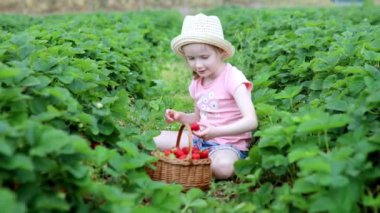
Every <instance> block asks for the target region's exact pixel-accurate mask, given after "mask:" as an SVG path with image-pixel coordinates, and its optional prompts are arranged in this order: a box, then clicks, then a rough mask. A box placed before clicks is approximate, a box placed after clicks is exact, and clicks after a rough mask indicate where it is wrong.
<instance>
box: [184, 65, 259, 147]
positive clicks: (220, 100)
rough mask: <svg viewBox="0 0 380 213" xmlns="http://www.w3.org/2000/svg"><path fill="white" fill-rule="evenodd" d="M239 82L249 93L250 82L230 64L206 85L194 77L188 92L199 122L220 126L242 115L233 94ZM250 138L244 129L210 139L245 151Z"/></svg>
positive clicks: (249, 134)
mask: <svg viewBox="0 0 380 213" xmlns="http://www.w3.org/2000/svg"><path fill="white" fill-rule="evenodd" d="M241 84H245V85H246V87H247V89H248V91H249V92H251V89H252V83H251V82H249V81H248V80H247V79H246V77H245V76H244V74H243V73H242V72H241V71H240V70H238V69H237V68H236V67H233V66H232V65H231V64H227V66H226V68H225V69H224V70H223V71H222V73H221V74H220V75H219V76H218V77H217V78H216V79H215V80H214V81H213V82H212V83H210V84H208V85H206V86H204V85H202V81H201V79H193V80H192V81H191V83H190V86H189V92H190V95H191V97H192V98H193V99H194V100H195V103H196V107H197V108H198V110H199V111H200V116H201V119H200V121H199V123H200V125H202V124H203V125H211V126H220V125H226V124H230V123H232V122H235V121H237V120H238V119H240V118H242V114H241V112H240V109H239V107H238V106H237V104H236V102H235V99H234V98H233V95H232V94H233V93H234V92H235V90H236V89H237V87H238V86H240V85H241ZM251 137H252V136H251V132H246V133H243V134H239V135H234V136H223V137H217V138H214V139H212V141H214V142H216V143H219V144H232V145H234V146H235V147H236V148H237V149H240V150H247V144H248V142H250V141H251Z"/></svg>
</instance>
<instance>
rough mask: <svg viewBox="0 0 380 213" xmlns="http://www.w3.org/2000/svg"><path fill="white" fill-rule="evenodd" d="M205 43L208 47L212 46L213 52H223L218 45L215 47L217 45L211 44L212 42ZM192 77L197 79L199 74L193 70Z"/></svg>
mask: <svg viewBox="0 0 380 213" xmlns="http://www.w3.org/2000/svg"><path fill="white" fill-rule="evenodd" d="M205 45H208V46H210V47H212V48H213V49H214V50H215V52H218V53H220V54H222V53H223V52H224V50H222V49H221V48H219V47H217V46H214V45H212V44H205ZM192 73H193V79H195V80H196V79H198V78H199V75H198V74H197V72H195V71H194V70H193V72H192Z"/></svg>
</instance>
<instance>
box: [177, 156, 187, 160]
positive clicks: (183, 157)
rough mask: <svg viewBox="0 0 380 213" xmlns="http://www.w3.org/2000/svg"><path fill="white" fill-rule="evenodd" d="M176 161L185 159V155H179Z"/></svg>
mask: <svg viewBox="0 0 380 213" xmlns="http://www.w3.org/2000/svg"><path fill="white" fill-rule="evenodd" d="M178 159H180V160H184V159H186V155H181V156H179V157H178Z"/></svg>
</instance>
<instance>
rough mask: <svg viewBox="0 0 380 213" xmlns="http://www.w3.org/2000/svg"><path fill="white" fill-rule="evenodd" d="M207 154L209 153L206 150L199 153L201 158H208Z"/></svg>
mask: <svg viewBox="0 0 380 213" xmlns="http://www.w3.org/2000/svg"><path fill="white" fill-rule="evenodd" d="M208 153H209V151H208V149H205V150H203V151H201V152H200V153H199V155H200V156H201V158H208Z"/></svg>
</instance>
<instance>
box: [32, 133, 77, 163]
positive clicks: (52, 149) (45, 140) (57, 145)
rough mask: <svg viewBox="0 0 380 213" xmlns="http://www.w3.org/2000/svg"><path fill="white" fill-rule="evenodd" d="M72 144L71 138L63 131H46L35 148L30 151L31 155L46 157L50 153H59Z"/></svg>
mask: <svg viewBox="0 0 380 213" xmlns="http://www.w3.org/2000/svg"><path fill="white" fill-rule="evenodd" d="M69 143H70V137H69V136H68V135H67V134H66V133H65V132H63V131H61V130H56V129H46V130H44V131H43V132H42V133H41V138H40V139H39V140H38V141H37V144H36V146H35V147H33V148H32V149H30V154H31V155H36V156H40V157H43V156H46V155H47V154H49V153H56V154H57V153H59V151H60V150H61V149H62V148H63V147H64V146H66V145H67V144H69Z"/></svg>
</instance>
